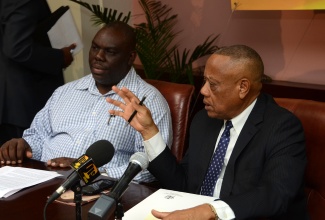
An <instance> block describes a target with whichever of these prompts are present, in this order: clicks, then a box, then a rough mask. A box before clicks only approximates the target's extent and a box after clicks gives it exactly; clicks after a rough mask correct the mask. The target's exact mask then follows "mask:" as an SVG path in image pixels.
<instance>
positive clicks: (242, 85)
mask: <svg viewBox="0 0 325 220" xmlns="http://www.w3.org/2000/svg"><path fill="white" fill-rule="evenodd" d="M250 87H251V82H250V81H249V80H248V79H247V78H243V79H241V80H240V81H239V98H240V99H244V98H245V97H246V95H247V94H248V92H249V90H250Z"/></svg>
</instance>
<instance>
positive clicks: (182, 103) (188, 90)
mask: <svg viewBox="0 0 325 220" xmlns="http://www.w3.org/2000/svg"><path fill="white" fill-rule="evenodd" d="M145 80H146V81H147V82H148V83H150V84H151V85H153V86H154V87H156V88H157V89H158V90H159V91H160V93H161V94H162V95H163V96H164V97H165V99H166V100H167V102H168V105H169V108H170V112H171V116H172V124H173V143H172V146H171V151H172V152H173V154H174V155H175V157H176V158H177V160H178V161H180V160H181V159H182V158H183V156H184V153H185V151H186V149H187V148H186V147H187V146H185V141H186V137H187V130H188V123H189V112H190V103H191V100H192V96H193V93H194V86H193V85H189V84H178V83H171V82H166V81H160V80H152V79H145Z"/></svg>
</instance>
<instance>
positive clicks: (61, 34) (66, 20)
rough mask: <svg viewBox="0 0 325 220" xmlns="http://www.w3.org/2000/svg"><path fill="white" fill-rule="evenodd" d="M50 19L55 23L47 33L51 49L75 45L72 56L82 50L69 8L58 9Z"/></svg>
mask: <svg viewBox="0 0 325 220" xmlns="http://www.w3.org/2000/svg"><path fill="white" fill-rule="evenodd" d="M52 17H53V19H54V20H56V22H55V23H54V24H53V26H51V28H50V29H49V30H48V32H47V34H48V37H49V39H50V42H51V45H52V47H53V48H56V49H61V48H63V47H66V46H70V45H71V44H73V43H75V44H77V47H76V48H75V49H74V50H73V55H75V54H77V53H78V52H79V51H80V50H81V49H82V48H83V43H82V41H81V38H80V35H79V32H78V30H77V27H76V25H75V22H74V20H73V17H72V14H71V11H70V9H69V7H68V6H62V7H60V8H59V9H57V10H56V11H55V12H53V15H52Z"/></svg>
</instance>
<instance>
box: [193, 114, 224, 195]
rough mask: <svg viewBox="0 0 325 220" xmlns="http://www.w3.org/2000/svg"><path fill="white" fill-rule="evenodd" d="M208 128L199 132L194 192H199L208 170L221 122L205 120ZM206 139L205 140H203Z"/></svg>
mask: <svg viewBox="0 0 325 220" xmlns="http://www.w3.org/2000/svg"><path fill="white" fill-rule="evenodd" d="M206 120H207V123H208V126H207V128H206V129H202V130H201V132H200V136H201V138H199V139H200V140H201V144H200V145H201V146H200V151H198V152H197V155H196V157H197V158H200V162H199V163H198V167H196V171H197V172H196V174H195V176H196V178H195V179H196V181H197V184H196V185H197V189H196V192H197V193H199V192H200V188H201V185H202V182H203V180H204V177H205V174H206V172H207V170H208V167H209V165H210V161H211V157H212V155H213V152H214V148H215V145H216V141H217V138H218V135H219V132H220V129H221V127H222V125H223V120H216V119H211V118H207V119H206ZM203 137H207V138H203Z"/></svg>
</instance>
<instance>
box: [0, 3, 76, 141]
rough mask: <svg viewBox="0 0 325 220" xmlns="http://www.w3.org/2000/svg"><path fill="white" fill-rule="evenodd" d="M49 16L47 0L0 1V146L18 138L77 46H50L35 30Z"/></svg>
mask: <svg viewBox="0 0 325 220" xmlns="http://www.w3.org/2000/svg"><path fill="white" fill-rule="evenodd" d="M50 15H51V11H50V8H49V6H48V4H47V2H46V0H1V1H0V19H1V26H0V48H1V49H0V69H1V71H0V146H1V145H2V144H3V143H4V142H6V141H7V140H9V139H11V138H14V137H21V135H22V133H23V131H24V130H25V129H26V128H28V127H29V126H30V123H31V122H32V119H33V118H34V116H35V114H36V113H37V112H38V111H39V110H40V109H41V108H42V107H43V106H44V105H45V103H46V101H47V100H48V98H49V97H50V96H51V95H52V93H53V91H54V90H55V89H56V88H57V87H58V86H61V85H63V84H64V79H63V73H62V69H63V68H65V67H67V66H69V65H70V64H71V62H72V60H73V57H72V55H71V53H70V50H71V49H73V48H75V46H76V45H74V44H73V45H70V46H68V47H65V48H62V49H53V48H52V47H51V44H50V41H49V39H48V37H47V33H46V32H44V33H43V34H41V35H42V36H40V33H38V32H37V30H39V27H40V25H42V22H44V21H45V20H46V19H48V18H49V17H50Z"/></svg>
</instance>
